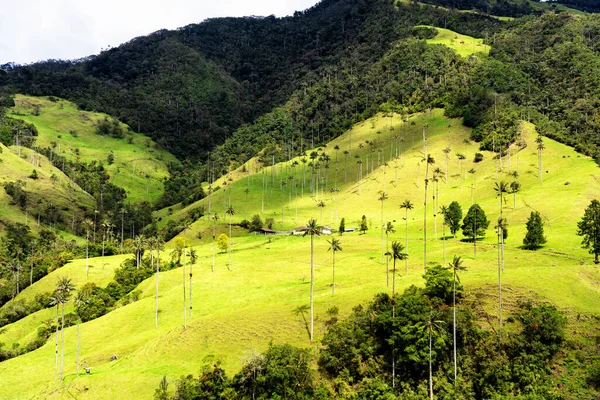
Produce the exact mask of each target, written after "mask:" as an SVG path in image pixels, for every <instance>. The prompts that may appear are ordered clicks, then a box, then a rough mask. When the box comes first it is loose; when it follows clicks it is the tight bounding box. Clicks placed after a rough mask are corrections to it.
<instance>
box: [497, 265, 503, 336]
mask: <svg viewBox="0 0 600 400" xmlns="http://www.w3.org/2000/svg"><path fill="white" fill-rule="evenodd" d="M498 309H499V318H500V331H499V332H498V333H499V338H500V343H502V276H501V274H500V263H498Z"/></svg>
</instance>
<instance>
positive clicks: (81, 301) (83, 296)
mask: <svg viewBox="0 0 600 400" xmlns="http://www.w3.org/2000/svg"><path fill="white" fill-rule="evenodd" d="M89 297H90V293H89V291H88V290H85V289H84V290H79V291H78V292H77V294H76V295H75V297H74V298H73V303H74V304H75V313H76V314H77V345H76V349H77V350H76V353H75V373H76V374H77V376H79V343H80V330H79V327H80V325H81V307H83V306H84V305H86V304H87V303H88V302H89Z"/></svg>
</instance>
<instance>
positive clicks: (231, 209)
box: [225, 206, 235, 269]
mask: <svg viewBox="0 0 600 400" xmlns="http://www.w3.org/2000/svg"><path fill="white" fill-rule="evenodd" d="M225 212H226V213H227V215H229V241H228V242H227V244H228V249H227V250H228V251H229V266H228V267H227V268H228V269H231V242H232V241H233V237H232V236H231V217H232V216H234V215H235V210H234V208H233V207H232V206H229V208H227V211H225Z"/></svg>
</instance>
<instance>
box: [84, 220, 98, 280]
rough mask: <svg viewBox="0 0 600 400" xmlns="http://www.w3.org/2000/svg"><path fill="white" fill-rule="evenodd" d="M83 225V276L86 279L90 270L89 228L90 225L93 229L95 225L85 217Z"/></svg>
mask: <svg viewBox="0 0 600 400" xmlns="http://www.w3.org/2000/svg"><path fill="white" fill-rule="evenodd" d="M83 225H84V226H85V278H86V279H87V277H88V273H89V271H90V257H89V256H90V251H89V249H90V246H89V244H90V234H91V233H90V229H91V228H92V226H93V227H94V229H95V228H96V225H95V224H94V223H93V222H92V221H90V220H89V219H87V218H86V219H85V220H84V221H83Z"/></svg>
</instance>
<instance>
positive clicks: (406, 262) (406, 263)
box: [394, 207, 408, 276]
mask: <svg viewBox="0 0 600 400" xmlns="http://www.w3.org/2000/svg"><path fill="white" fill-rule="evenodd" d="M405 241H406V245H405V246H404V247H405V248H406V254H408V207H407V208H406V238H405ZM404 264H405V267H406V276H408V257H406V259H405V260H404ZM395 273H396V261H394V274H395Z"/></svg>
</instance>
